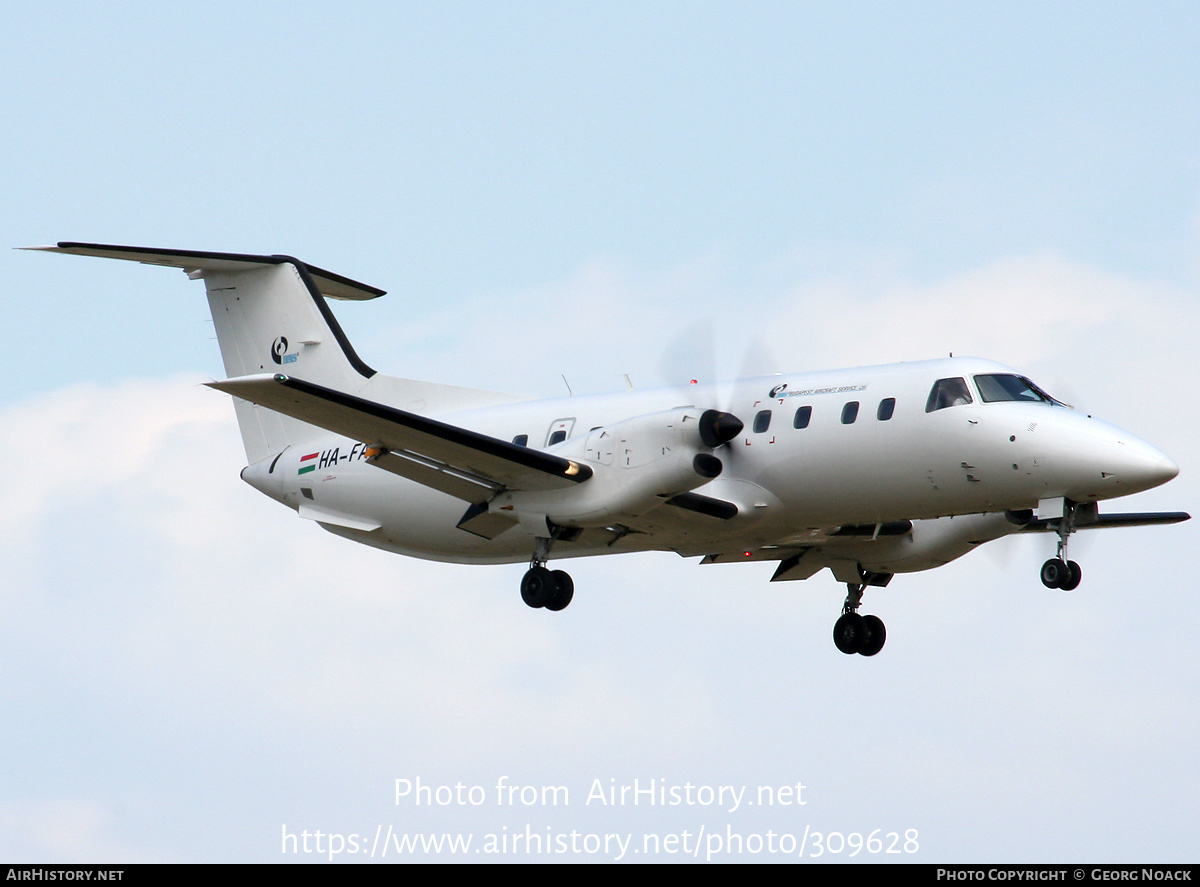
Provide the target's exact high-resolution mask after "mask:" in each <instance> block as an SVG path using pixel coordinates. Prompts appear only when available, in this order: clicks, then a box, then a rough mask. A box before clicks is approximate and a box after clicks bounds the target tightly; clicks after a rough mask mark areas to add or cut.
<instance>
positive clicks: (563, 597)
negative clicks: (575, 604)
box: [546, 570, 575, 612]
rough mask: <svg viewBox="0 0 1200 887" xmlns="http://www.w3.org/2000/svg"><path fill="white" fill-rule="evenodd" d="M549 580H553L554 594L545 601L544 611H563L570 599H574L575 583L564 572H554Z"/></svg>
mask: <svg viewBox="0 0 1200 887" xmlns="http://www.w3.org/2000/svg"><path fill="white" fill-rule="evenodd" d="M550 578H551V579H553V580H554V593H553V594H551V595H550V600H548V601H546V609H547V610H553V611H555V612H557V611H558V610H565V609H566V607H567V604H569V603H571V598H573V597H575V581H574V580H573V579H571V574H570V573H568V572H567V571H566V570H555V571H554V572H553V573H551V574H550Z"/></svg>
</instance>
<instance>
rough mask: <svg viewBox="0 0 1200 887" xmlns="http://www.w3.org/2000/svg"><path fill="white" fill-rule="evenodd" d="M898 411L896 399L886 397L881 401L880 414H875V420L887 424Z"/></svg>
mask: <svg viewBox="0 0 1200 887" xmlns="http://www.w3.org/2000/svg"><path fill="white" fill-rule="evenodd" d="M895 411H896V398H894V397H885V398H884V399H883V400H881V401H879V412H877V413H876V414H875V418H876V419H878V420H879V421H880V422H886V421H887V420H888V419H890V418H892V413H894V412H895Z"/></svg>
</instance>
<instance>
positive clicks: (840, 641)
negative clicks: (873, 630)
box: [833, 613, 867, 654]
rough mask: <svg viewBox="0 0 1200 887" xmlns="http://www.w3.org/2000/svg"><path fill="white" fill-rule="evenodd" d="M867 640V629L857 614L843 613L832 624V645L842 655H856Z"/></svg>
mask: <svg viewBox="0 0 1200 887" xmlns="http://www.w3.org/2000/svg"><path fill="white" fill-rule="evenodd" d="M866 639H867V627H866V625H865V624H864V623H863V617H861V616H859V615H858V614H857V613H844V614H842V616H841V618H840V619H838V621H837V622H835V623H833V643H834V645H835V646H836V647H837V648H838V649H839V650H841V651H842V652H843V653H846V654H850V653H857V652H858V651H859V650H861V649H862V646H863V642H864V641H865V640H866Z"/></svg>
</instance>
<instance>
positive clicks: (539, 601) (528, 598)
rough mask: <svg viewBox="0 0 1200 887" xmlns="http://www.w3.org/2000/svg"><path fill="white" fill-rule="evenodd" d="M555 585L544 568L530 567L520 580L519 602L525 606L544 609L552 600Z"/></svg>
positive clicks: (552, 578)
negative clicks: (522, 602) (521, 601)
mask: <svg viewBox="0 0 1200 887" xmlns="http://www.w3.org/2000/svg"><path fill="white" fill-rule="evenodd" d="M556 587H557V583H556V582H555V581H554V577H553V576H552V575H551V574H550V571H549V570H547V569H546V568H545V567H530V568H529V570H528V571H526V573H525V575H524V577H522V579H521V600H523V601H524V602H525V603H526V605H528V606H530V607H533V608H534V609H536V608H538V607H544V606H546V604H547V603H548V602H549V601H550V600H551V599H552V598H553V596H554V591H555V588H556Z"/></svg>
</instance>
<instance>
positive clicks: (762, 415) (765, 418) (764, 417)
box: [754, 410, 771, 434]
mask: <svg viewBox="0 0 1200 887" xmlns="http://www.w3.org/2000/svg"><path fill="white" fill-rule="evenodd" d="M770 427H771V411H770V410H759V411H758V415H757V416H755V417H754V433H755V434H762V433H763V432H764V431H766V430H767V429H768V428H770Z"/></svg>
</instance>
